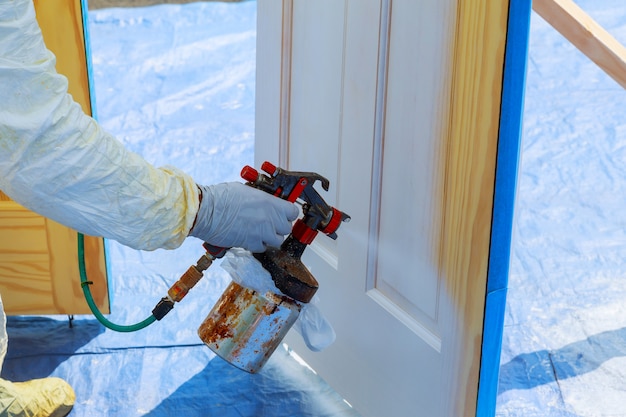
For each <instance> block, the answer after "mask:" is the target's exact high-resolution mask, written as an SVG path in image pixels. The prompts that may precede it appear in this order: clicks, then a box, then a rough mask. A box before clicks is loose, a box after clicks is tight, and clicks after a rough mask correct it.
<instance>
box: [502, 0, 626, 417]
mask: <svg viewBox="0 0 626 417" xmlns="http://www.w3.org/2000/svg"><path fill="white" fill-rule="evenodd" d="M576 3H577V4H578V5H579V6H580V7H581V8H583V9H584V10H585V11H586V12H587V13H589V14H590V15H591V16H592V17H593V18H594V19H595V20H596V21H598V22H599V23H600V24H601V25H602V26H604V27H605V28H606V29H607V30H608V31H609V32H610V33H611V34H612V35H613V36H614V37H616V38H617V39H618V40H619V41H620V42H621V43H622V44H626V9H625V8H624V2H623V1H620V0H604V1H593V0H580V1H578V0H577V1H576ZM625 109H626V91H624V90H623V89H622V87H620V86H619V85H618V84H617V83H616V82H615V81H613V80H612V79H611V78H609V77H608V76H607V75H606V74H605V73H603V72H602V71H601V70H600V69H599V68H598V67H597V66H596V65H595V64H593V63H592V62H591V61H590V60H589V59H588V58H586V57H585V56H584V55H583V54H582V53H581V52H579V51H578V50H577V49H576V48H575V47H574V46H572V45H571V44H570V43H569V42H568V41H567V40H566V39H565V38H563V37H562V36H561V35H560V34H559V33H558V32H556V31H555V30H554V29H553V28H552V27H551V26H550V25H549V24H548V23H546V22H545V21H544V20H543V19H541V18H540V17H539V16H538V15H536V14H533V16H532V21H531V35H530V51H529V61H528V82H527V95H526V106H525V115H524V116H525V120H524V128H523V133H524V137H523V151H522V160H521V172H520V179H519V191H518V205H517V213H516V216H517V219H516V223H515V228H514V243H513V253H512V255H513V256H512V264H511V274H510V281H509V292H508V302H507V312H506V317H505V329H504V343H503V348H502V359H501V369H500V370H501V372H500V389H499V396H498V402H497V415H498V416H511V417H512V416H515V417H517V416H519V417H546V416H554V417H573V416H585V417H587V416H626V394H625V393H626V302H625V300H626V281H625V280H626V204H625V203H626V110H625Z"/></svg>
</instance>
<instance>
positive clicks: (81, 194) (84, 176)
mask: <svg viewBox="0 0 626 417" xmlns="http://www.w3.org/2000/svg"><path fill="white" fill-rule="evenodd" d="M237 185H241V184H220V185H217V186H212V187H210V188H207V189H206V190H205V191H204V192H205V193H206V194H207V196H206V198H205V199H204V201H206V204H211V207H210V208H209V207H205V209H204V210H201V212H203V213H204V214H203V218H200V217H199V218H198V219H196V214H197V213H198V207H199V188H198V187H197V186H196V183H195V182H194V180H193V179H192V178H191V177H190V176H189V175H187V174H185V173H183V172H181V171H179V170H177V169H175V168H173V167H164V168H156V167H154V166H152V165H151V164H149V163H148V162H147V161H145V160H144V159H143V158H142V157H140V156H139V155H137V154H135V153H132V152H130V151H128V150H127V149H126V148H124V147H123V145H122V144H121V143H120V142H119V141H118V140H117V139H115V138H114V137H113V136H111V135H110V134H108V133H107V132H105V131H104V130H103V129H102V128H101V127H100V126H99V125H98V123H97V122H96V121H95V120H93V119H92V118H91V117H88V116H87V115H85V114H84V113H83V111H82V109H81V108H80V106H79V105H78V104H77V103H75V102H74V101H73V99H72V97H71V96H70V95H69V94H68V93H67V80H66V78H65V77H63V76H62V75H59V74H57V73H56V70H55V58H54V55H53V54H52V53H51V52H50V51H48V50H47V49H46V47H45V45H44V42H43V38H42V36H41V31H40V29H39V26H38V24H37V21H36V17H35V12H34V8H33V4H32V1H31V0H12V1H8V0H0V190H2V191H3V192H5V193H6V194H7V195H8V196H9V197H11V198H12V199H14V200H15V201H16V202H18V203H20V204H22V205H23V206H25V207H27V208H29V209H31V210H33V211H35V212H37V213H39V214H42V215H44V216H46V217H48V218H51V219H53V220H55V221H57V222H59V223H62V224H64V225H66V226H69V227H71V228H73V229H75V230H77V231H79V232H82V233H85V234H88V235H94V236H104V237H106V238H110V239H114V240H117V241H119V242H120V243H122V244H124V245H127V246H130V247H133V248H137V249H147V250H151V249H156V248H175V247H178V246H179V245H180V244H181V243H182V242H183V240H184V239H185V238H186V237H187V236H188V234H189V232H190V229H191V227H192V225H193V224H194V221H195V222H196V227H194V231H195V233H193V235H194V236H196V237H198V238H200V239H209V240H214V242H211V241H209V243H212V244H216V243H215V242H218V243H219V244H222V245H224V246H225V245H226V244H228V245H229V246H241V247H244V248H250V249H251V250H257V251H259V250H263V249H264V246H265V245H267V244H269V245H274V244H275V243H276V242H277V234H286V233H285V229H286V227H285V226H286V225H287V224H289V223H288V222H289V220H293V219H294V218H295V216H296V215H297V209H296V208H295V207H294V206H293V205H292V204H289V203H286V202H284V201H282V200H280V199H277V198H275V197H271V196H265V195H264V196H262V197H260V198H261V199H260V200H254V201H253V202H249V199H248V194H250V195H252V196H255V197H256V196H258V193H261V192H260V191H258V190H254V189H252V188H250V187H244V188H245V189H243V190H242V189H240V188H239V187H237ZM233 187H236V190H237V192H236V193H234V194H233V192H230V193H228V192H226V193H224V192H222V191H220V190H225V189H229V190H231V189H233ZM205 188H206V187H205ZM248 189H249V190H248ZM242 193H243V194H242ZM262 194H264V193H262ZM213 195H215V196H216V197H215V198H214V197H212V196H213ZM219 195H231V196H232V195H237V198H236V199H235V200H236V201H235V200H227V199H226V200H225V199H220V198H219ZM273 200H276V201H273ZM235 204H239V205H242V204H243V205H246V204H248V205H249V204H254V205H253V206H250V207H248V208H247V209H246V210H242V208H241V207H239V206H235ZM225 205H226V206H228V207H225ZM214 207H216V208H217V210H214ZM231 208H232V210H230V209H231ZM267 210H269V211H270V212H271V213H273V214H276V216H275V217H276V220H277V222H278V223H280V225H276V224H274V225H270V226H271V227H265V228H262V227H257V221H259V220H260V221H261V222H267V220H266V219H267V218H268V216H267V213H266V211H267ZM229 211H230V212H233V213H239V214H238V217H236V218H235V219H233V218H232V216H230V217H229V218H227V219H224V218H223V217H221V216H220V213H227V212H229ZM246 216H247V217H246ZM224 220H226V222H224ZM233 222H234V223H235V225H236V226H235V230H232V224H233ZM224 225H226V226H229V227H230V228H231V230H230V232H228V231H227V233H230V234H229V235H227V236H225V235H224V234H223V233H221V230H223V229H224V227H223V226H224ZM251 226H252V228H256V229H259V232H258V233H256V234H255V235H254V236H251V235H250V234H249V233H248V231H247V230H248V229H250V228H251ZM274 226H277V227H278V228H275V227H274ZM242 232H243V234H242ZM287 232H288V230H287ZM231 237H233V238H231Z"/></svg>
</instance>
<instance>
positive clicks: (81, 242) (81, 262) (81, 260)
mask: <svg viewBox="0 0 626 417" xmlns="http://www.w3.org/2000/svg"><path fill="white" fill-rule="evenodd" d="M78 271H79V272H80V286H81V287H82V288H83V293H84V294H85V300H86V301H87V304H88V305H89V309H90V310H91V312H92V313H93V315H94V316H96V318H97V319H98V321H99V322H100V323H102V324H103V325H104V326H105V327H108V328H109V329H111V330H115V331H116V332H136V331H137V330H141V329H143V328H145V327H148V326H149V325H151V324H152V323H154V322H155V320H156V317H155V316H154V315H151V316H150V317H148V318H147V319H145V320H144V321H142V322H140V323H137V324H132V325H129V326H122V325H119V324H115V323H111V322H110V321H109V320H107V319H106V317H104V316H103V315H102V313H101V312H100V310H98V306H96V303H95V302H94V300H93V297H92V295H91V290H90V289H89V285H91V284H93V282H91V281H87V270H86V269H85V236H84V235H83V234H82V233H79V234H78Z"/></svg>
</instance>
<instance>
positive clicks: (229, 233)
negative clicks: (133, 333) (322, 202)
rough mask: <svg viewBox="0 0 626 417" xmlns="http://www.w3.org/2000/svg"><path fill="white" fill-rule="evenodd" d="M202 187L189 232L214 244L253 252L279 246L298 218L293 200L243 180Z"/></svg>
mask: <svg viewBox="0 0 626 417" xmlns="http://www.w3.org/2000/svg"><path fill="white" fill-rule="evenodd" d="M199 188H200V190H201V192H202V196H201V201H200V208H199V210H198V215H197V217H196V223H195V225H194V227H193V229H192V230H191V232H190V233H189V235H190V236H194V237H197V238H199V239H202V240H203V241H205V242H207V243H209V244H211V245H213V246H219V247H222V248H233V247H237V248H244V249H247V250H249V251H251V252H263V251H265V248H266V247H268V246H274V247H278V246H280V244H281V243H282V242H283V238H284V236H285V235H287V234H289V232H291V222H292V221H293V220H295V219H296V218H297V217H298V213H299V211H298V208H297V207H296V206H295V205H294V204H293V203H290V202H288V201H285V200H282V199H280V198H278V197H274V196H272V195H270V194H268V193H266V192H264V191H260V190H257V189H256V188H253V187H250V186H247V185H244V184H242V183H240V182H229V183H222V184H216V185H211V186H199Z"/></svg>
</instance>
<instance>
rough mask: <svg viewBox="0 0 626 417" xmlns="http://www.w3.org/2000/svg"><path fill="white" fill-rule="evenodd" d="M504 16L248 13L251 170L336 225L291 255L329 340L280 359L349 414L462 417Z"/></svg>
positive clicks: (480, 308) (356, 8)
mask: <svg viewBox="0 0 626 417" xmlns="http://www.w3.org/2000/svg"><path fill="white" fill-rule="evenodd" d="M488 3H489V4H488ZM507 12H508V2H507V1H502V2H488V1H486V0H485V1H472V2H463V1H455V0H352V1H350V0H315V1H310V0H283V1H278V0H259V1H258V27H257V30H258V35H257V36H258V46H257V72H258V79H257V103H256V109H257V113H256V120H257V133H256V141H257V142H256V163H257V166H260V164H261V162H262V161H264V160H269V161H272V162H274V163H277V164H279V165H280V166H283V167H285V168H287V169H293V170H298V171H315V172H318V173H319V174H321V175H323V176H325V177H327V178H328V179H329V180H330V183H331V188H330V192H329V193H324V192H323V191H321V194H322V195H323V196H324V198H325V199H326V200H327V202H329V203H330V204H332V205H333V206H335V207H337V208H339V209H340V210H342V211H344V212H346V213H348V214H349V215H350V216H352V220H351V222H350V223H347V224H344V225H342V227H341V228H340V229H339V231H338V235H339V238H338V240H337V241H333V240H331V239H329V238H327V237H325V236H319V237H318V238H317V239H316V241H315V243H314V244H313V246H312V247H311V248H310V249H308V250H307V252H306V253H305V257H304V261H305V264H306V265H307V266H308V267H309V269H310V270H311V272H312V273H313V275H314V276H315V277H316V278H317V279H318V281H319V282H320V290H319V291H318V293H317V294H318V295H319V299H320V308H321V310H322V311H323V313H324V315H325V316H326V317H327V318H328V319H329V320H330V322H331V323H332V325H333V327H334V329H335V331H336V333H337V340H336V342H335V343H334V344H333V345H332V346H331V347H329V348H328V349H327V350H325V351H323V352H321V353H312V352H310V351H308V350H307V348H306V347H305V346H304V345H303V343H302V342H301V341H300V338H299V336H298V335H297V334H295V335H291V336H290V337H289V339H288V343H289V344H290V346H292V347H293V348H294V349H295V350H296V352H297V353H298V354H299V355H301V356H303V357H304V359H305V360H306V361H307V362H308V363H309V364H311V366H312V367H313V368H314V369H315V370H316V371H317V372H319V374H320V375H321V376H322V377H323V378H325V379H326V380H327V381H328V382H329V383H330V384H331V385H332V386H333V387H334V388H335V389H336V390H338V391H339V393H341V394H342V395H343V396H344V397H345V398H346V399H347V401H348V402H350V403H351V404H352V405H353V406H354V407H355V408H356V409H357V410H358V411H359V412H360V413H362V414H363V415H364V416H368V417H382V416H394V417H402V416H407V417H408V416H428V417H434V416H445V417H449V416H461V415H474V413H475V410H476V395H477V387H478V374H479V366H480V353H481V352H480V350H481V342H482V329H483V312H484V307H485V291H486V280H487V265H488V259H489V241H490V228H491V216H492V205H493V196H494V173H495V162H496V153H497V149H496V148H497V139H498V125H499V115H500V95H501V91H502V68H503V62H504V45H505V42H506V28H507ZM320 190H321V189H320Z"/></svg>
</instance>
